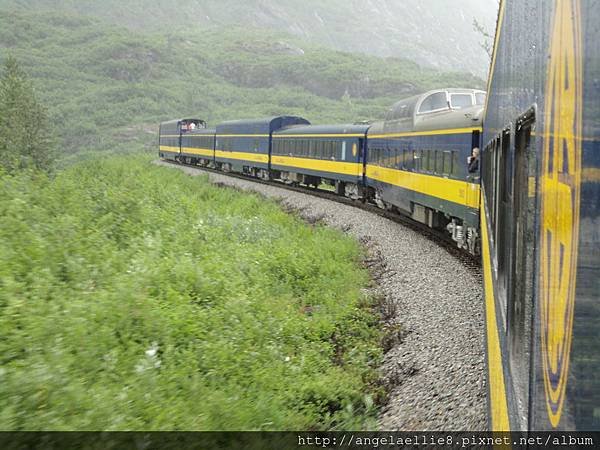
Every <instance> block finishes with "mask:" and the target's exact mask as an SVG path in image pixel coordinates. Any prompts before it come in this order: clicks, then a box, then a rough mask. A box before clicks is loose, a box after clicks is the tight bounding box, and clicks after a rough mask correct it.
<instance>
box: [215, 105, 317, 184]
mask: <svg viewBox="0 0 600 450" xmlns="http://www.w3.org/2000/svg"><path fill="white" fill-rule="evenodd" d="M292 125H310V122H308V121H307V120H306V119H303V118H301V117H295V116H277V117H269V118H265V119H249V120H233V121H228V122H223V123H220V124H219V125H217V129H216V141H215V165H216V167H217V168H218V169H221V170H223V171H226V172H229V171H233V172H240V173H247V174H249V175H252V176H258V177H260V178H265V179H268V178H269V169H270V155H271V135H272V134H273V132H275V131H277V130H279V129H281V128H284V127H289V126H292Z"/></svg>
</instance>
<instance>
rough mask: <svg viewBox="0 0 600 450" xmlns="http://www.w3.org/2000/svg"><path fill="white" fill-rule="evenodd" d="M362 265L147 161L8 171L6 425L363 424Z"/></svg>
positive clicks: (351, 248)
mask: <svg viewBox="0 0 600 450" xmlns="http://www.w3.org/2000/svg"><path fill="white" fill-rule="evenodd" d="M360 258H361V253H360V250H359V247H358V246H357V244H356V243H355V242H354V241H353V240H351V239H350V238H347V237H345V236H343V235H341V234H340V233H338V232H336V231H333V230H330V229H327V228H324V227H321V226H308V225H306V224H304V223H303V222H302V221H301V220H299V219H298V218H295V217H293V216H290V215H287V214H285V213H284V212H282V211H281V209H280V208H279V207H278V205H277V204H275V203H274V202H272V201H268V200H265V199H264V198H262V197H259V196H257V195H251V194H241V193H238V192H236V191H233V190H228V189H220V188H216V187H213V186H211V185H210V184H209V183H208V181H207V179H206V178H191V177H188V176H186V175H184V174H182V173H180V172H179V171H174V170H171V169H168V168H159V167H154V166H150V165H149V163H148V159H147V157H141V156H128V157H125V156H123V157H111V158H103V159H99V158H93V159H91V160H88V161H83V162H79V163H76V164H74V165H72V166H71V167H69V168H67V169H66V170H64V171H61V172H59V173H58V174H57V175H56V177H55V178H54V179H51V178H48V177H47V176H45V175H40V174H37V173H30V172H25V173H22V174H19V175H15V176H8V175H6V174H4V175H1V176H0V429H4V430H7V429H10V430H39V429H53V430H68V429H79V430H100V429H102V430H131V429H135V430H141V429H153V430H166V429H185V430H238V429H253V430H255V429H263V430H286V429H339V428H354V429H357V428H368V427H373V426H374V425H373V424H374V422H373V420H374V419H373V417H374V408H373V400H372V399H373V398H374V397H376V396H377V395H378V391H377V388H376V387H375V384H374V383H373V380H374V379H375V378H376V373H375V368H376V367H377V364H378V362H379V360H380V357H381V352H380V349H379V345H378V342H379V332H378V331H377V321H376V320H375V318H374V316H373V315H372V314H371V312H370V310H369V307H368V303H369V302H368V300H367V299H365V297H364V294H363V293H361V292H362V291H361V289H362V288H363V286H364V285H365V284H366V283H367V282H368V274H367V273H366V272H365V271H364V270H363V269H361V268H359V267H360V265H359V264H357V263H358V262H359V260H360Z"/></svg>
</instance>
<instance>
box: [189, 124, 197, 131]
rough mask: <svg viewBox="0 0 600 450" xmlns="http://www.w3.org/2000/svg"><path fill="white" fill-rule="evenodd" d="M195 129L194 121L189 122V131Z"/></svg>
mask: <svg viewBox="0 0 600 450" xmlns="http://www.w3.org/2000/svg"><path fill="white" fill-rule="evenodd" d="M195 129H196V124H195V123H194V122H192V123H190V131H193V130H195Z"/></svg>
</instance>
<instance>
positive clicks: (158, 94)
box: [0, 11, 483, 153]
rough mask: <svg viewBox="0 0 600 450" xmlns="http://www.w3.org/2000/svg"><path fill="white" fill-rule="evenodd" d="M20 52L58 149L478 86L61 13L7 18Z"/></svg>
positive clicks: (321, 54) (244, 41)
mask: <svg viewBox="0 0 600 450" xmlns="http://www.w3.org/2000/svg"><path fill="white" fill-rule="evenodd" d="M9 53H10V54H13V55H14V56H15V57H16V58H17V59H18V60H19V62H20V63H21V65H22V66H23V68H24V69H25V70H26V72H27V73H28V74H29V75H30V77H31V78H32V80H33V82H34V84H35V86H36V88H37V94H38V95H39V97H40V98H41V99H42V101H43V102H44V103H45V104H46V105H48V107H49V117H50V119H51V120H52V123H53V125H54V127H55V128H56V132H57V135H58V137H59V139H60V143H61V151H62V152H67V153H72V152H76V151H80V150H84V149H85V150H90V149H105V148H114V145H115V142H117V141H118V142H121V143H123V142H124V143H125V144H126V145H129V144H128V142H131V141H139V140H140V139H142V140H143V141H144V142H153V140H154V139H155V133H156V129H157V124H158V122H159V121H160V120H163V119H167V118H173V117H177V116H185V115H193V116H200V117H202V118H204V119H206V120H207V121H208V122H209V124H213V125H214V124H215V123H216V122H217V121H220V120H223V119H231V118H244V117H253V116H264V115H271V114H280V113H287V114H299V115H302V116H305V117H306V118H308V119H309V120H311V121H312V122H315V123H323V122H346V121H354V120H360V119H376V118H380V117H381V116H382V115H383V114H384V112H385V110H386V109H387V108H388V107H389V105H391V104H392V103H393V102H394V101H396V100H397V99H399V98H401V97H403V96H406V95H409V94H412V93H414V92H419V91H423V90H426V89H429V88H433V87H438V86H442V85H453V86H457V85H458V86H469V87H482V86H483V81H482V80H481V79H479V78H476V77H473V76H470V75H465V74H464V73H441V72H438V71H435V70H433V69H424V68H421V67H420V66H418V65H417V64H415V63H413V62H410V61H408V60H402V59H394V58H392V59H382V58H377V57H370V56H360V55H356V54H349V53H342V52H338V51H334V50H329V49H326V48H324V47H319V46H314V45H311V44H308V43H306V42H304V41H301V40H298V39H296V38H293V37H290V36H289V35H287V34H283V33H281V34H277V33H266V32H264V31H258V30H251V29H250V30H249V29H242V28H230V29H228V30H226V31H225V30H223V29H215V30H212V31H210V32H207V31H202V32H201V31H184V32H179V31H161V32H156V33H150V32H148V33H141V32H139V31H132V30H129V29H127V28H122V27H117V26H112V25H108V24H106V23H104V22H102V21H99V20H97V19H91V18H84V17H81V16H75V15H65V14H62V13H28V12H23V11H17V12H11V13H3V14H2V15H0V59H4V57H5V56H6V55H7V54H9Z"/></svg>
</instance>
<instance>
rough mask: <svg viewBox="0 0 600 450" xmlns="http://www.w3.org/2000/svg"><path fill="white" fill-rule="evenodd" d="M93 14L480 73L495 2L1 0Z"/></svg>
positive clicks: (139, 25) (5, 4)
mask: <svg viewBox="0 0 600 450" xmlns="http://www.w3.org/2000/svg"><path fill="white" fill-rule="evenodd" d="M15 7H17V8H20V9H23V10H36V11H42V10H43V11H60V12H67V13H71V14H80V15H86V16H94V17H99V18H101V19H103V20H105V21H107V22H110V23H118V24H122V25H125V26H127V27H130V28H133V29H146V30H148V29H152V30H156V29H163V30H164V29H169V30H173V29H184V28H185V29H188V30H189V29H192V30H202V31H207V30H210V29H218V28H222V27H224V26H225V27H230V26H244V27H256V28H261V29H270V30H278V31H283V32H286V33H290V34H293V35H295V36H298V37H301V38H303V39H306V40H308V41H311V42H313V43H317V44H320V45H323V46H327V47H329V48H333V49H337V50H343V51H350V52H362V53H366V54H370V55H377V56H384V57H388V56H394V57H404V58H408V59H411V60H413V61H416V62H418V63H419V64H423V65H428V66H431V67H438V68H441V69H444V70H448V69H452V70H461V71H465V72H471V73H475V74H477V75H479V76H482V77H483V76H485V75H486V70H487V64H488V61H489V58H488V56H487V55H486V54H485V52H484V51H483V50H482V49H481V47H480V46H479V43H480V42H481V40H482V37H481V36H480V35H479V34H478V33H477V32H476V31H475V30H474V28H473V19H474V18H475V19H477V20H478V22H480V23H481V24H482V25H483V26H484V27H485V28H486V29H487V30H488V31H489V32H490V33H492V34H493V31H494V23H495V20H496V10H497V7H498V2H497V0H453V1H448V0H401V1H398V0H326V1H319V0H304V1H301V2H300V1H297V0H277V1H273V0H245V1H239V0H178V1H177V2H172V1H168V0H128V1H125V2H123V1H119V0H0V8H7V9H8V8H15Z"/></svg>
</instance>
